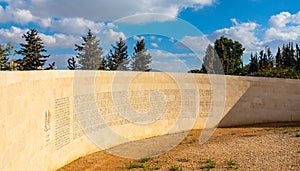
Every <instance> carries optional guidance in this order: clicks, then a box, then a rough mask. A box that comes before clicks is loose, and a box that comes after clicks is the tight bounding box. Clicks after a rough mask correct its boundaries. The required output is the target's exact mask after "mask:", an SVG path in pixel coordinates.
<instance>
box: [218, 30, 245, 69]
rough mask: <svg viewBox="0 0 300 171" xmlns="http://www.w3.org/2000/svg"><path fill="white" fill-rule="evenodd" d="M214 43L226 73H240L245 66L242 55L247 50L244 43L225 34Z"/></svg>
mask: <svg viewBox="0 0 300 171" xmlns="http://www.w3.org/2000/svg"><path fill="white" fill-rule="evenodd" d="M214 44H215V50H216V52H217V54H218V56H219V58H220V59H221V62H222V65H223V68H224V72H225V74H227V75H239V74H240V73H241V72H242V67H243V61H242V55H243V54H244V51H245V48H243V45H242V44H241V43H239V42H238V41H233V40H232V39H229V38H226V37H224V36H222V37H220V39H217V40H216V41H215V43H214Z"/></svg>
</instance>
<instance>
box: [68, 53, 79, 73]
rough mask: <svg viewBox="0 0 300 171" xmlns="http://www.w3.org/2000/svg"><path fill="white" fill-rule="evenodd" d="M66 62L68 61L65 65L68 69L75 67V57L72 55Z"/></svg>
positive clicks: (74, 68)
mask: <svg viewBox="0 0 300 171" xmlns="http://www.w3.org/2000/svg"><path fill="white" fill-rule="evenodd" d="M67 62H68V66H67V67H68V69H69V70H76V68H77V64H76V59H75V58H74V57H73V56H72V57H71V58H69V59H68V60H67Z"/></svg>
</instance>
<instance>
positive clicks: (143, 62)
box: [131, 39, 152, 71]
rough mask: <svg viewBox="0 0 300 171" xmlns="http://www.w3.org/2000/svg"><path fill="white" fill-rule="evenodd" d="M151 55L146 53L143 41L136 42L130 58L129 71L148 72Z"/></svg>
mask: <svg viewBox="0 0 300 171" xmlns="http://www.w3.org/2000/svg"><path fill="white" fill-rule="evenodd" d="M151 58H152V57H151V55H150V54H149V53H147V49H146V45H145V41H144V39H142V40H141V41H137V42H136V45H135V47H134V54H133V56H132V63H131V69H132V70H133V71H150V67H149V64H150V63H151Z"/></svg>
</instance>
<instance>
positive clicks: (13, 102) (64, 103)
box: [0, 71, 300, 170]
mask: <svg viewBox="0 0 300 171" xmlns="http://www.w3.org/2000/svg"><path fill="white" fill-rule="evenodd" d="M216 78H217V79H216V80H221V79H222V78H221V76H220V78H219V77H218V76H216ZM224 78H225V80H224V81H226V82H223V83H222V82H220V83H218V82H217V83H214V84H215V85H216V87H218V84H224V87H223V88H224V90H225V91H224V92H225V94H224V95H225V97H224V101H222V93H224V92H223V91H219V90H218V89H216V88H213V86H212V80H211V78H210V77H209V76H207V75H198V74H196V75H193V74H175V73H135V72H89V71H79V72H78V71H77V72H74V71H42V72H37V71H34V72H0V87H1V89H0V103H1V108H0V128H1V129H0V151H1V154H0V170H55V169H57V168H60V167H61V166H64V165H65V164H67V163H69V162H71V161H73V160H75V159H77V158H78V157H80V156H84V155H87V154H89V153H93V152H95V151H99V150H102V149H104V148H109V147H112V146H115V145H118V144H121V143H124V142H128V141H133V140H138V139H143V138H147V137H153V136H158V135H164V134H166V133H173V132H180V131H184V130H188V129H192V128H194V129H202V128H204V127H205V126H215V125H207V122H206V121H209V120H210V119H211V118H214V116H215V114H216V113H215V111H217V110H215V108H218V106H224V108H222V111H223V112H222V113H220V116H222V117H221V118H219V120H221V119H222V120H221V121H220V124H219V126H222V127H225V126H238V125H246V124H255V123H267V122H282V121H300V81H299V80H285V79H270V78H251V77H235V76H226V77H224ZM126 80H130V82H128V81H126ZM124 87H125V88H124ZM212 94H214V95H215V96H216V97H218V94H219V95H220V97H219V98H220V99H221V100H220V99H218V98H215V97H214V98H213V97H212ZM198 98H199V99H198ZM195 102H197V104H195ZM222 102H223V103H222ZM218 103H219V104H220V105H216V104H218ZM128 105H130V107H131V108H132V109H131V108H129V107H128ZM153 106H155V108H154V107H153ZM126 111H130V112H133V113H134V112H136V113H137V114H139V113H140V114H143V115H142V116H143V117H142V118H139V117H132V116H131V115H130V116H127V115H126V114H127V113H128V112H127V113H126ZM194 111H197V113H195V115H193V113H194ZM130 112H129V113H130ZM120 113H121V115H122V117H120ZM132 115H133V116H137V115H136V114H135V115H134V114H132ZM89 116H91V117H89ZM94 116H100V119H101V121H100V120H97V119H94V118H93V117H94ZM143 119H144V120H143ZM219 120H218V121H219ZM133 121H145V122H146V124H143V123H141V124H132V122H133ZM80 125H84V130H82V128H81V127H80ZM99 130H100V131H99ZM112 131H113V133H116V135H121V136H120V137H121V138H120V137H118V136H115V137H113V136H111V134H110V133H111V132H112ZM85 133H88V135H94V136H96V137H98V139H96V140H94V141H93V142H96V143H97V144H98V145H99V142H101V145H102V146H101V147H98V146H96V145H95V144H94V143H93V142H92V141H91V140H90V139H89V138H88V137H87V135H86V134H85Z"/></svg>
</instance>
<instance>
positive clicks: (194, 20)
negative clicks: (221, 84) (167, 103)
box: [0, 0, 300, 72]
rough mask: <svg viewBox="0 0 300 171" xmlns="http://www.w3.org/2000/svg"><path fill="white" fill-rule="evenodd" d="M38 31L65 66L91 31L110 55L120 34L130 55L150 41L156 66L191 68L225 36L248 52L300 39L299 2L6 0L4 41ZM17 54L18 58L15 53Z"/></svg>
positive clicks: (0, 21)
mask: <svg viewBox="0 0 300 171" xmlns="http://www.w3.org/2000/svg"><path fill="white" fill-rule="evenodd" d="M30 28H35V29H37V30H38V31H39V33H40V37H41V38H42V40H43V41H44V43H45V46H46V49H47V50H48V53H49V54H51V59H50V60H49V62H52V61H55V62H56V65H57V67H58V68H60V69H63V68H66V65H67V64H66V60H67V58H69V57H71V56H74V55H76V52H75V51H74V44H76V43H77V44H78V43H81V42H82V39H81V36H84V35H85V34H86V33H87V31H88V29H91V30H92V31H93V32H94V33H95V34H96V35H97V36H98V38H99V39H101V46H102V47H103V48H104V49H105V51H106V52H107V51H108V49H109V48H110V44H112V43H114V42H115V41H116V40H117V39H118V38H119V37H122V38H124V39H126V40H127V45H128V48H129V54H131V53H132V49H133V44H134V43H135V42H136V40H139V39H142V38H144V39H145V41H146V44H147V48H148V50H149V51H150V52H151V55H152V56H153V62H152V68H154V69H158V70H163V71H175V72H181V71H182V72H186V71H187V70H190V69H196V68H200V65H201V58H202V57H203V55H204V51H205V48H206V47H207V45H208V44H209V43H212V42H214V41H215V39H217V38H219V37H220V36H222V35H224V36H226V37H229V38H232V39H234V40H237V41H239V42H241V43H242V44H243V45H244V47H245V48H246V53H245V55H244V56H243V60H244V62H245V63H248V61H249V54H250V53H251V52H256V51H259V50H262V49H265V47H270V48H271V49H274V50H273V53H274V54H275V53H276V50H275V49H276V48H277V47H278V46H282V44H284V43H288V42H295V43H299V44H300V41H299V40H300V2H299V0H286V1H283V0H126V1H121V0H0V43H1V44H3V43H7V42H13V43H14V45H15V46H17V48H19V47H18V44H19V43H21V42H23V41H24V40H23V39H22V35H23V34H24V33H26V31H27V30H28V29H30ZM15 57H16V58H18V57H19V56H15Z"/></svg>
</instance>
